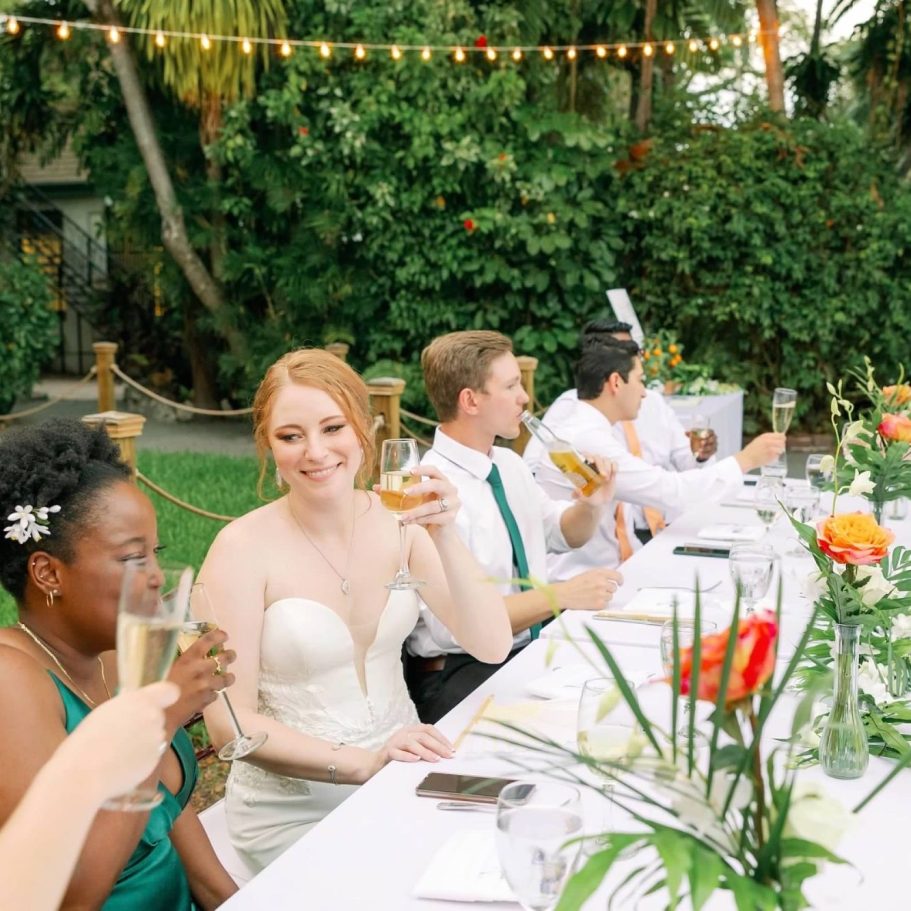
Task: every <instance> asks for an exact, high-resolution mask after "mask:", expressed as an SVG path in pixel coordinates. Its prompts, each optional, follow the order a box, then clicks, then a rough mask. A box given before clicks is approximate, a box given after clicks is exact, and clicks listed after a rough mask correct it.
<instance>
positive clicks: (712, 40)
mask: <svg viewBox="0 0 911 911" xmlns="http://www.w3.org/2000/svg"><path fill="white" fill-rule="evenodd" d="M23 25H39V26H47V27H50V28H53V29H54V31H55V34H56V36H57V38H58V39H60V40H61V41H67V40H69V38H70V37H72V34H73V31H74V30H81V31H95V32H102V33H104V35H105V38H106V39H107V41H109V42H110V43H111V44H117V43H119V42H120V41H121V40H122V39H123V36H124V35H141V36H143V37H148V38H151V39H152V41H153V43H154V44H155V46H156V47H158V48H161V49H162V50H163V49H164V48H166V47H167V45H168V43H169V42H171V41H175V40H177V41H195V42H198V43H199V46H200V47H201V48H202V50H204V51H208V50H211V49H212V47H213V45H214V44H216V43H222V44H235V45H238V46H239V47H240V50H241V53H243V54H252V53H253V49H254V48H255V47H258V46H268V47H270V48H275V49H276V50H277V51H278V53H279V55H280V56H282V57H290V56H292V54H293V53H294V52H295V50H297V49H313V50H316V51H317V52H318V53H319V55H320V57H322V58H323V59H325V60H328V59H330V58H331V57H333V56H334V55H335V54H336V53H337V52H341V53H349V54H351V56H353V57H354V59H355V60H361V61H362V60H366V59H367V57H368V56H369V55H370V54H373V53H377V52H384V53H387V54H388V55H389V56H390V57H391V58H392V59H393V60H401V59H402V58H403V57H404V56H405V55H406V54H417V55H418V56H419V57H420V58H421V59H422V60H424V61H429V60H431V59H432V58H433V56H434V54H444V55H446V56H449V57H452V59H453V60H454V61H455V62H456V63H464V62H465V61H466V60H468V59H469V57H470V56H471V55H474V56H475V57H484V58H486V59H487V60H489V61H490V62H495V61H496V60H498V59H499V58H500V57H501V56H504V57H508V58H510V59H512V60H513V61H515V62H516V63H518V62H520V61H522V60H523V59H525V58H526V57H528V56H530V55H538V56H540V57H542V58H543V59H544V60H556V59H557V58H559V57H564V58H565V59H567V60H570V61H572V60H576V59H577V58H578V57H579V56H580V55H582V54H591V55H593V56H594V57H596V58H598V59H601V60H604V59H607V58H608V57H610V56H613V57H615V58H617V59H619V60H624V59H626V58H628V57H630V56H631V55H634V54H636V53H639V54H641V55H642V56H643V57H652V56H655V55H658V54H664V55H665V56H667V57H671V56H673V55H674V54H676V53H677V51H678V50H679V49H681V48H686V50H688V51H689V52H690V53H691V54H696V53H699V51H708V52H711V53H715V52H717V51H718V50H720V49H721V47H722V45H723V44H727V45H730V46H731V47H734V48H740V47H743V46H744V44H748V43H749V44H752V43H755V42H757V41H759V40H761V39H762V38H763V37H764V36H765V35H766V34H769V33H768V32H763V31H760V30H758V29H752V30H750V31H748V32H735V33H732V34H728V35H710V36H708V37H706V38H695V37H685V38H677V39H662V40H660V41H658V40H653V41H614V42H603V43H598V44H553V45H546V44H545V45H521V44H498V45H493V44H488V42H487V39H486V38H485V37H484V36H483V35H482V36H480V37H479V38H478V39H476V40H475V42H474V43H473V44H468V45H453V44H386V43H376V42H369V41H361V42H356V41H326V40H322V39H306V38H257V37H245V36H243V35H209V34H206V33H205V32H184V31H175V30H171V29H149V28H139V27H136V26H127V25H106V24H104V23H99V22H86V21H67V20H63V19H44V18H39V17H35V16H17V15H13V14H11V13H9V14H7V13H0V29H4V30H5V31H6V32H7V34H10V35H18V34H19V33H20V32H21V30H22V27H23ZM774 33H775V34H776V35H780V34H781V30H780V29H776V30H775V32H774Z"/></svg>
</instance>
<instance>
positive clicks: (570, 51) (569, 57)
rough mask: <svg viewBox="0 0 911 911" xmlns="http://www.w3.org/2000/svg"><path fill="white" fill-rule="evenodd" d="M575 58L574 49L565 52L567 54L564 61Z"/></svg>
mask: <svg viewBox="0 0 911 911" xmlns="http://www.w3.org/2000/svg"><path fill="white" fill-rule="evenodd" d="M576 57H577V54H576V49H575V48H574V47H571V48H569V49H568V50H567V52H566V59H567V60H575V59H576Z"/></svg>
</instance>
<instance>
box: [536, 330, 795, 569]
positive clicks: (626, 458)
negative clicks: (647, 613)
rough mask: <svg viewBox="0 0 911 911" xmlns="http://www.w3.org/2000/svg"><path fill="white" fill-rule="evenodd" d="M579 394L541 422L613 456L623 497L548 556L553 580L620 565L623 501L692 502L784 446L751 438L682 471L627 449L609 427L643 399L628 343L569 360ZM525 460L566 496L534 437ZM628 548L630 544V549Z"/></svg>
mask: <svg viewBox="0 0 911 911" xmlns="http://www.w3.org/2000/svg"><path fill="white" fill-rule="evenodd" d="M575 373H576V388H577V390H578V400H577V401H576V402H575V403H572V402H570V401H565V402H564V404H563V406H562V407H561V408H560V409H559V412H558V413H557V414H556V416H554V415H553V414H552V415H551V417H550V419H549V420H548V421H547V426H548V427H550V429H551V430H552V431H553V432H554V433H555V434H557V436H559V437H562V438H563V439H565V440H568V441H569V442H570V443H572V444H573V445H574V446H575V447H576V449H578V450H581V451H583V452H590V453H595V454H598V455H601V456H603V457H605V458H609V459H612V460H614V461H615V462H616V463H617V481H616V493H615V496H616V499H617V501H622V502H620V503H619V505H620V506H621V510H620V513H621V514H620V517H619V521H618V517H617V514H616V512H612V511H610V510H605V512H604V515H603V516H602V519H601V523H600V525H599V527H598V531H597V532H596V533H595V534H594V535H593V536H592V538H591V540H590V541H589V542H588V544H586V545H585V546H584V547H580V548H577V549H576V550H574V551H573V552H572V553H567V554H560V555H555V556H551V557H549V558H548V573H549V576H550V578H551V579H553V580H555V581H557V580H560V579H565V578H570V577H572V576H574V575H575V574H576V573H579V572H582V571H584V570H586V569H588V568H589V567H591V566H619V565H620V563H621V562H622V559H625V558H626V557H627V556H628V555H629V553H625V554H624V553H623V551H624V544H626V547H627V548H631V543H632V542H631V539H632V538H633V537H634V536H633V535H632V534H631V532H632V528H631V523H630V521H629V518H628V516H626V515H624V512H625V511H624V510H623V509H622V507H623V506H624V505H625V504H627V503H629V504H635V505H638V506H648V507H654V508H656V509H676V510H683V509H687V508H689V507H691V506H694V505H696V504H697V503H704V502H712V501H717V500H720V499H722V498H723V497H725V496H731V495H735V494H736V492H737V491H739V489H740V487H741V484H742V482H743V474H744V473H745V472H747V471H751V470H753V469H754V468H758V467H760V466H761V465H766V464H768V463H769V462H773V461H775V459H777V458H778V456H779V454H780V453H781V452H783V451H784V447H785V438H784V434H780V433H765V434H762V435H761V436H758V437H756V439H754V440H753V441H752V442H751V443H749V444H748V445H747V446H745V447H744V448H743V449H742V450H741V451H740V452H738V453H737V454H736V455H733V456H729V457H728V458H726V459H721V460H720V461H719V462H718V463H717V464H714V465H709V466H706V467H705V468H701V469H690V470H689V471H667V470H666V469H664V468H661V467H659V466H657V465H650V464H649V463H648V462H646V461H644V460H643V459H641V458H638V457H636V456H633V455H632V454H631V453H630V452H629V450H628V449H627V447H626V446H625V445H624V444H623V443H621V442H620V441H619V440H618V439H617V437H616V435H615V433H614V432H613V429H612V428H613V426H614V425H615V424H617V423H618V422H619V421H631V420H633V419H634V418H635V417H636V415H637V413H638V411H639V407H640V405H641V404H642V401H643V399H644V398H645V394H646V390H645V386H644V384H643V379H642V377H643V372H642V362H641V360H640V359H639V348H638V346H637V345H636V343H635V342H632V341H630V342H614V343H613V344H611V345H607V344H604V345H596V346H592V347H589V348H587V349H586V350H585V351H583V353H582V355H581V357H580V358H579V361H578V363H577V365H576V371H575ZM525 459H526V461H527V462H528V463H534V464H536V465H537V466H538V470H537V474H536V480H537V481H538V483H539V484H540V485H541V487H542V488H543V489H544V490H545V491H546V492H547V494H548V495H549V496H550V497H552V498H553V499H555V500H558V501H562V500H565V499H567V498H568V497H570V496H571V490H570V489H569V487H568V485H567V482H566V481H565V480H564V479H563V475H562V474H561V473H560V472H559V471H558V470H557V469H556V468H555V467H552V466H551V465H550V463H549V460H548V459H546V458H544V455H543V452H542V447H541V444H540V443H538V442H537V441H536V440H534V439H532V440H530V441H529V444H528V447H527V448H526V450H525ZM629 552H631V549H630V551H629Z"/></svg>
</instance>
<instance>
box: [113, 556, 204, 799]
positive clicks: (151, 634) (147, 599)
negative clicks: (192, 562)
mask: <svg viewBox="0 0 911 911" xmlns="http://www.w3.org/2000/svg"><path fill="white" fill-rule="evenodd" d="M161 578H162V577H161V572H160V570H159V569H158V568H157V566H156V567H155V568H154V569H152V568H151V567H150V566H148V565H147V564H145V563H140V562H128V563H126V564H125V566H124V572H123V579H122V581H121V585H120V601H119V603H118V606H117V676H118V680H119V689H120V691H121V692H123V691H126V690H137V689H139V688H140V687H143V686H146V685H147V684H149V683H156V682H157V681H159V680H163V679H164V678H165V676H166V675H167V673H168V671H169V670H170V668H171V664H172V663H173V661H174V657H175V655H176V654H177V636H178V634H179V633H180V628H181V624H182V623H183V620H184V617H186V613H187V602H188V601H189V598H190V589H191V587H192V585H193V570H192V569H190V567H185V568H184V569H183V570H182V572H181V573H180V577H179V580H178V584H177V587H176V588H175V589H174V590H173V591H172V592H169V593H168V594H166V595H162V593H161ZM163 746H164V747H167V744H163ZM161 801H162V794H161V792H160V791H159V790H158V786H157V784H152V785H148V784H146V785H137V786H136V787H135V788H133V790H131V791H128V792H127V793H126V794H120V795H119V796H117V797H112V798H110V799H109V800H106V801H105V803H104V808H105V809H106V810H132V811H142V810H150V809H152V807H156V806H158V804H160V803H161Z"/></svg>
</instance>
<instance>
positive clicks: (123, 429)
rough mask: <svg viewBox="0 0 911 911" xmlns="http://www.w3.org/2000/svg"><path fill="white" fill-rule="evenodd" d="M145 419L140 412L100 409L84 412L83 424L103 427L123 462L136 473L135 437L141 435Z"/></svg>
mask: <svg viewBox="0 0 911 911" xmlns="http://www.w3.org/2000/svg"><path fill="white" fill-rule="evenodd" d="M145 422H146V419H145V417H143V415H141V414H130V413H129V412H126V411H101V412H99V413H98V414H86V415H84V416H83V418H82V423H83V424H88V425H89V426H90V427H104V429H105V431H106V432H107V435H108V436H109V437H110V438H111V439H112V440H113V441H114V442H115V443H116V444H117V448H118V449H119V450H120V455H121V456H122V457H123V460H124V462H126V463H127V465H129V466H130V468H132V469H133V476H134V480H135V475H136V439H137V438H138V437H141V436H142V427H143V425H144V424H145Z"/></svg>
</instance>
